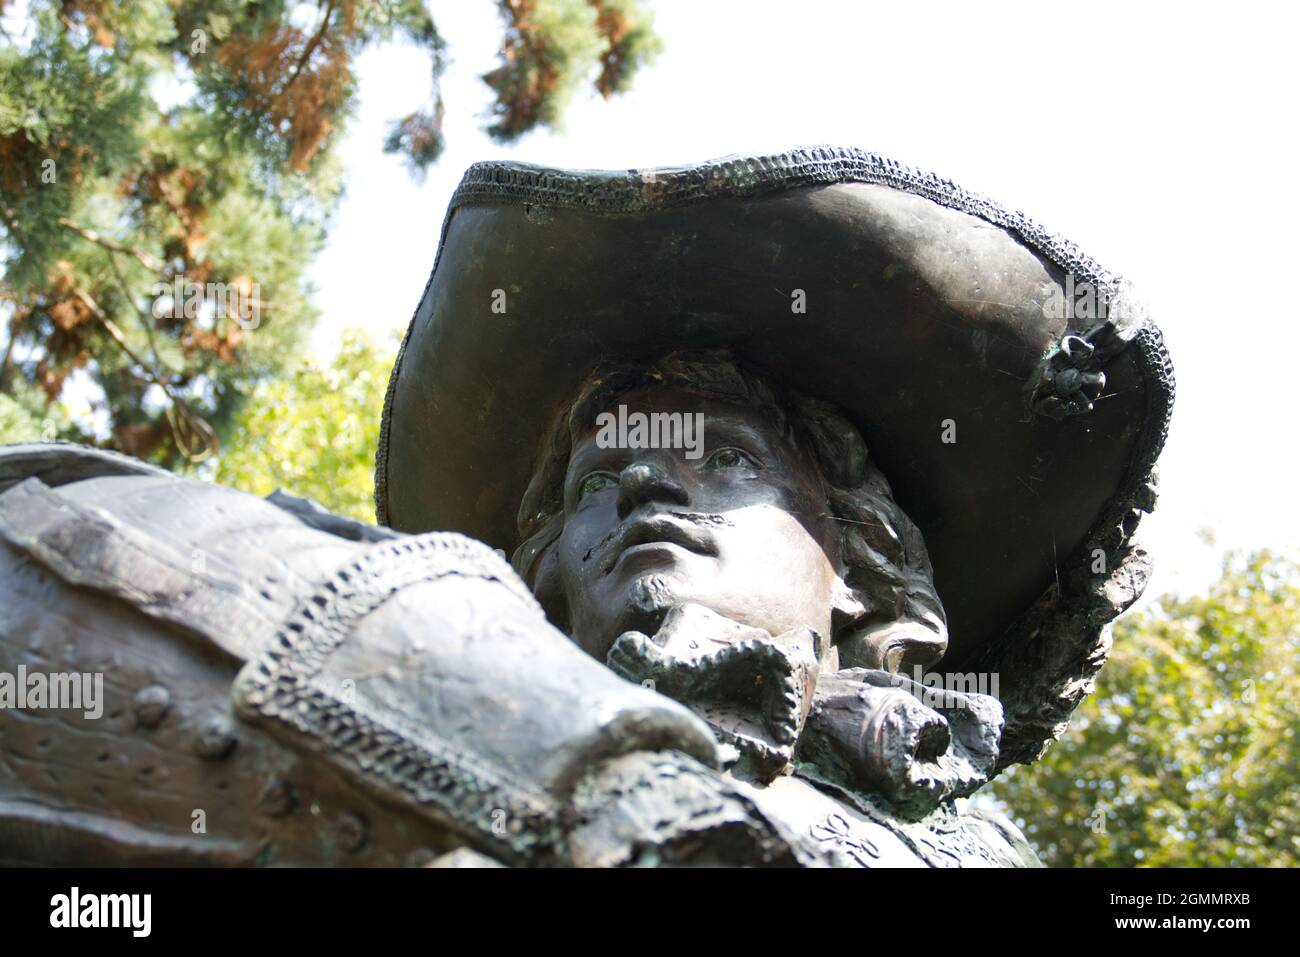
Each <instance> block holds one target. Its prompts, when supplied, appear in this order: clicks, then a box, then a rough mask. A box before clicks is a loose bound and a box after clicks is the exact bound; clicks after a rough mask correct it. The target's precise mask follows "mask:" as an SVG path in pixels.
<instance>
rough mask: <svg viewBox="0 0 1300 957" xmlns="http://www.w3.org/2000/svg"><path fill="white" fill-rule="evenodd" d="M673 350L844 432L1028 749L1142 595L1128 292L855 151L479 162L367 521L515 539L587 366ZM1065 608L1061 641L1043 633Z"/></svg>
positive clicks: (1026, 224)
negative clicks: (721, 361) (552, 165)
mask: <svg viewBox="0 0 1300 957" xmlns="http://www.w3.org/2000/svg"><path fill="white" fill-rule="evenodd" d="M687 349H690V350H700V349H722V350H727V351H729V352H730V353H732V354H734V355H735V356H736V357H738V358H739V359H741V360H743V361H745V362H747V363H749V364H752V365H753V366H755V367H757V368H759V369H761V370H763V371H765V372H767V373H768V374H770V375H771V376H772V377H773V378H775V379H777V380H779V381H780V382H781V383H783V384H784V385H785V386H787V387H789V388H791V389H794V390H797V391H800V392H803V393H806V394H808V395H812V396H815V397H817V398H820V399H824V400H828V401H830V402H832V403H834V404H835V405H837V406H839V408H840V409H841V410H842V411H843V412H844V413H845V414H846V415H848V417H849V418H851V419H852V420H853V421H854V422H855V423H856V424H857V426H858V427H859V428H860V429H861V430H862V433H863V435H864V437H865V439H866V441H867V444H868V447H869V449H870V451H871V454H872V455H873V456H874V457H875V459H876V461H877V463H878V464H879V466H880V467H881V468H882V470H883V471H884V473H885V475H886V476H887V477H888V478H889V480H890V482H891V483H892V485H893V489H894V493H895V497H896V498H897V500H898V502H899V504H900V505H901V506H902V507H903V509H904V510H905V511H906V512H907V513H908V515H909V516H911V518H912V519H913V520H914V521H915V522H916V524H917V526H918V527H919V528H920V530H921V532H922V534H923V536H924V539H925V542H926V544H927V546H928V549H929V553H930V558H931V560H932V562H933V565H934V573H935V584H936V587H937V590H938V593H939V596H940V598H941V599H942V601H943V603H944V607H945V610H946V612H947V616H948V624H949V630H950V639H949V650H948V652H947V654H946V656H945V658H944V660H943V662H941V663H940V665H939V666H938V669H939V670H941V671H949V672H951V671H967V670H970V669H971V668H974V667H981V668H997V667H1001V668H1002V669H1003V672H1004V673H1003V674H1002V675H1001V680H1002V686H1003V689H1004V692H1003V698H1004V703H1008V702H1009V703H1010V707H1009V708H1008V713H1009V720H1010V721H1012V722H1013V723H1014V722H1015V721H1017V720H1018V721H1020V722H1021V726H1020V728H1019V729H1018V730H1017V729H1014V728H1013V729H1009V731H1010V732H1011V733H1010V738H1009V740H1010V741H1011V742H1012V743H1013V747H1012V749H1011V750H1012V751H1013V752H1014V751H1015V750H1016V746H1015V745H1014V742H1015V741H1016V740H1018V738H1017V735H1019V736H1020V737H1022V738H1023V739H1024V742H1025V743H1024V744H1023V745H1021V746H1019V747H1020V750H1021V752H1023V753H1022V754H1021V757H1025V756H1031V755H1029V752H1030V751H1032V750H1033V749H1034V748H1035V747H1039V746H1041V739H1043V738H1045V737H1047V736H1050V734H1051V733H1052V732H1053V731H1054V730H1055V729H1057V728H1059V725H1060V721H1061V720H1063V715H1065V714H1068V710H1069V708H1072V707H1073V704H1074V703H1077V700H1078V699H1079V697H1081V696H1082V693H1083V690H1086V688H1084V689H1083V690H1080V687H1079V684H1080V681H1082V682H1083V683H1084V685H1086V682H1087V678H1088V677H1090V675H1091V673H1092V672H1093V671H1095V669H1096V667H1098V666H1099V665H1100V661H1101V660H1104V651H1105V649H1104V647H1101V646H1102V645H1104V642H1105V636H1104V628H1103V626H1104V625H1105V624H1106V622H1108V621H1109V620H1110V618H1113V617H1114V615H1115V614H1117V613H1118V611H1119V610H1120V609H1121V608H1122V607H1125V606H1126V604H1127V603H1128V602H1129V601H1131V600H1132V598H1133V597H1136V594H1137V593H1140V590H1141V586H1142V584H1143V582H1144V570H1145V564H1144V563H1143V560H1142V556H1141V555H1140V554H1138V553H1136V552H1135V551H1134V549H1133V548H1132V546H1131V544H1130V543H1129V537H1130V535H1131V532H1132V526H1133V521H1134V516H1135V514H1136V512H1135V509H1141V508H1149V507H1150V498H1149V495H1150V480H1151V473H1152V467H1153V464H1154V461H1155V458H1156V455H1157V454H1158V452H1159V450H1160V448H1161V445H1162V443H1163V441H1164V436H1165V433H1166V429H1167V425H1168V419H1169V413H1170V409H1171V406H1172V398H1173V381H1172V372H1171V368H1170V365H1169V360H1168V356H1167V354H1166V352H1165V350H1164V346H1163V343H1162V340H1161V337H1160V334H1159V332H1158V331H1157V330H1156V328H1155V327H1154V326H1153V325H1152V324H1151V322H1150V321H1149V319H1148V318H1147V317H1146V315H1145V312H1144V311H1143V310H1142V309H1141V308H1140V306H1139V305H1138V301H1137V299H1136V297H1134V296H1133V294H1132V292H1131V291H1130V290H1129V289H1128V287H1127V285H1126V284H1124V283H1122V282H1121V281H1120V279H1119V277H1118V276H1116V275H1114V274H1112V273H1110V272H1107V271H1106V270H1104V269H1102V268H1101V267H1100V266H1099V265H1098V264H1097V263H1096V262H1094V261H1093V260H1092V259H1090V258H1089V257H1087V256H1085V255H1083V254H1082V253H1081V252H1080V251H1079V250H1078V249H1077V248H1076V247H1075V246H1074V245H1073V244H1071V243H1068V242H1065V241H1064V240H1062V239H1060V238H1059V237H1056V236H1054V235H1053V234H1051V233H1049V232H1047V231H1046V230H1044V229H1042V228H1041V227H1039V226H1037V225H1035V224H1034V223H1033V222H1032V221H1030V220H1029V219H1028V218H1026V217H1025V216H1023V215H1022V214H1020V213H1016V212H1008V211H1006V210H1005V209H1003V208H1001V207H1000V206H998V205H996V204H995V203H992V202H990V201H989V200H987V199H985V198H983V197H981V196H978V195H976V194H972V193H969V192H967V191H965V190H963V189H961V188H960V187H958V186H956V185H954V184H953V183H951V182H949V181H948V180H945V179H942V178H939V177H937V176H934V175H930V174H925V173H921V172H918V171H916V170H913V169H911V168H909V167H906V166H903V165H900V164H898V163H895V162H892V161H890V160H887V159H884V158H882V157H880V156H877V155H875V154H871V153H864V152H861V151H858V150H851V149H837V148H818V149H808V150H796V151H792V152H789V153H784V154H780V155H775V156H761V157H736V158H728V159H724V160H717V161H712V162H708V163H705V164H702V165H700V166H694V167H688V168H673V169H653V170H629V171H618V172H609V171H568V170H556V169H545V168H541V167H537V166H531V165H524V164H519V163H513V162H491V163H480V164H477V165H475V166H472V167H471V168H470V169H469V171H468V172H467V173H466V174H465V177H464V179H463V181H462V182H461V184H460V187H459V188H458V189H457V191H456V193H455V195H454V196H453V198H452V201H451V206H450V209H449V211H448V213H447V218H446V221H445V223H444V226H443V231H442V239H441V245H440V247H439V251H438V256H437V260H436V264H435V266H434V270H433V273H432V275H431V277H430V279H429V282H428V285H427V286H426V288H425V290H424V295H423V297H422V299H421V302H420V305H419V308H418V309H417V310H416V313H415V316H414V318H413V319H412V321H411V325H410V327H409V329H408V331H407V335H406V338H405V340H404V342H403V345H402V350H401V352H400V354H399V356H398V360H397V363H396V365H395V367H394V369H393V374H392V380H391V382H390V384H389V391H388V397H387V401H386V403H385V408H384V416H383V426H382V432H381V438H380V445H379V450H378V457H377V465H376V502H377V508H378V517H379V521H380V522H381V523H385V524H388V525H391V526H392V527H393V528H396V529H399V530H403V531H411V532H415V531H426V530H432V529H450V530H455V531H459V532H464V533H466V534H469V535H472V536H474V537H477V538H480V539H482V540H484V541H486V542H488V543H489V544H491V545H493V546H494V547H499V548H503V549H506V550H507V551H508V552H509V551H511V550H513V549H514V548H515V547H516V546H517V545H518V544H519V542H518V532H517V530H516V513H517V509H518V507H519V504H520V500H521V498H522V497H523V495H524V492H525V489H526V488H527V486H528V484H529V480H530V479H531V477H532V476H533V474H534V470H535V469H536V467H537V466H538V464H539V458H540V455H541V451H542V448H541V445H542V441H543V439H544V437H546V436H548V435H549V434H550V432H551V429H552V427H553V425H554V423H555V422H556V421H557V417H558V416H559V415H561V414H562V413H563V412H564V411H565V410H566V409H567V406H568V403H569V402H570V401H571V400H572V399H573V397H574V395H575V393H576V392H577V390H578V389H579V387H580V386H581V385H582V384H583V382H584V381H585V380H586V379H587V377H588V376H589V375H590V374H591V373H592V371H593V370H594V369H595V368H596V367H597V366H599V365H603V364H606V363H608V362H610V361H616V360H626V361H629V362H638V361H645V360H650V359H653V358H657V357H660V356H662V355H664V354H666V353H670V352H675V351H679V350H687ZM1045 610H1046V611H1050V612H1051V614H1046V613H1045ZM1067 618H1068V619H1070V620H1071V621H1073V622H1074V625H1072V626H1071V627H1072V628H1073V631H1071V632H1070V635H1069V636H1066V634H1065V632H1064V631H1061V630H1060V629H1058V630H1057V631H1055V632H1053V630H1052V628H1050V627H1045V626H1044V625H1043V621H1044V620H1047V619H1053V620H1064V619H1067ZM1076 626H1077V627H1076ZM1067 630H1068V629H1067ZM1053 642H1056V644H1055V645H1054V644H1053ZM1099 647H1100V649H1101V650H1100V655H1099V652H1098V648H1099ZM1007 669H1010V671H1011V673H1006V671H1007ZM1031 672H1032V673H1031ZM1019 699H1023V700H1021V701H1020V704H1019V705H1016V701H1017V700H1019ZM1045 699H1051V701H1052V702H1055V703H1054V704H1053V703H1050V702H1049V703H1048V704H1046V705H1044V704H1043V701H1044V700H1045ZM1017 707H1019V711H1020V714H1019V717H1017V713H1016V711H1017ZM1035 742H1038V744H1035Z"/></svg>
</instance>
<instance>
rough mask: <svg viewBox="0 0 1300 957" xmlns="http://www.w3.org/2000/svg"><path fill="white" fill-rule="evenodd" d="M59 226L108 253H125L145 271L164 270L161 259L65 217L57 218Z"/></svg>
mask: <svg viewBox="0 0 1300 957" xmlns="http://www.w3.org/2000/svg"><path fill="white" fill-rule="evenodd" d="M59 225H60V226H62V227H64V228H65V229H70V230H72V232H74V233H76V234H77V235H78V236H80V237H81V238H82V239H84V240H86V241H87V242H90V243H94V244H95V245H96V246H100V247H102V248H104V249H107V250H108V251H109V252H114V253H125V254H126V255H128V256H132V257H134V258H135V259H136V261H138V262H139V263H140V265H142V266H144V268H145V269H152V270H153V271H154V272H162V271H163V269H164V268H165V264H164V263H163V261H162V260H161V259H154V257H152V256H150V255H149V254H148V253H146V252H141V251H140V250H138V249H133V248H132V247H130V246H124V245H122V244H121V243H119V242H115V241H114V240H112V239H108V238H106V237H104V236H101V235H99V233H97V232H95V231H94V230H93V229H86V228H85V227H84V226H78V225H77V224H76V223H74V222H72V220H70V219H67V218H66V217H59Z"/></svg>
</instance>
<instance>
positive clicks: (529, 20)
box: [483, 0, 660, 142]
mask: <svg viewBox="0 0 1300 957" xmlns="http://www.w3.org/2000/svg"><path fill="white" fill-rule="evenodd" d="M498 6H499V7H500V8H501V15H502V18H503V19H504V21H505V26H506V39H505V44H504V45H503V47H502V50H501V66H499V67H498V68H497V69H495V70H493V71H492V72H491V73H489V74H488V75H487V76H485V77H484V78H483V79H484V80H485V81H486V82H487V84H488V86H490V87H492V89H493V90H494V91H496V94H497V99H496V103H495V104H494V106H493V115H494V116H495V118H496V119H495V122H494V123H493V124H492V125H491V126H490V127H489V128H488V132H489V133H490V134H491V135H492V136H493V137H494V138H495V139H497V140H500V141H503V142H508V141H510V140H514V139H517V138H518V137H519V136H521V135H523V134H524V133H526V132H528V131H529V130H531V129H533V128H534V127H535V126H538V125H545V126H554V125H556V124H558V122H559V120H560V117H561V116H562V115H563V114H564V111H565V109H566V108H567V107H568V104H569V102H570V101H571V100H572V99H573V96H574V94H575V92H576V91H577V90H578V89H579V87H581V86H582V85H583V84H584V83H585V82H588V81H589V79H590V78H591V77H592V73H593V65H595V66H598V67H599V70H598V71H596V73H595V76H594V79H590V81H591V82H593V83H594V85H595V87H596V89H597V90H598V91H599V92H600V94H601V95H602V96H605V97H609V96H612V95H614V94H615V93H620V92H623V91H624V90H626V89H627V88H628V87H629V86H630V85H631V81H632V77H633V75H635V73H636V71H637V70H638V69H640V68H641V67H642V66H644V65H645V64H646V63H648V62H650V61H651V60H652V59H653V58H654V57H655V56H656V55H657V54H658V53H659V50H660V42H659V38H658V37H657V36H656V35H655V33H654V28H653V20H654V18H653V16H652V15H651V14H650V12H649V11H648V10H647V9H646V7H645V5H644V4H643V3H641V2H639V0H498Z"/></svg>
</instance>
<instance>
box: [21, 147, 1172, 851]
mask: <svg viewBox="0 0 1300 957" xmlns="http://www.w3.org/2000/svg"><path fill="white" fill-rule="evenodd" d="M1081 288H1086V289H1087V290H1090V291H1091V292H1093V293H1095V296H1096V301H1095V302H1091V301H1090V303H1089V308H1088V309H1087V310H1084V309H1076V308H1075V306H1076V305H1077V304H1078V302H1077V301H1076V299H1075V291H1076V290H1078V289H1081ZM1171 403H1172V372H1171V369H1170V366H1169V362H1168V357H1167V355H1166V353H1165V352H1164V348H1163V345H1162V343H1161V340H1160V336H1159V332H1158V331H1157V330H1156V328H1155V327H1154V326H1153V325H1152V324H1151V323H1150V322H1149V320H1147V318H1146V317H1145V314H1144V313H1143V312H1142V310H1141V309H1140V307H1139V306H1138V304H1137V302H1136V300H1135V299H1134V297H1133V294H1132V292H1131V291H1130V290H1129V289H1128V287H1127V286H1126V285H1125V284H1123V283H1122V282H1120V280H1119V279H1118V278H1117V277H1115V276H1113V275H1112V274H1109V273H1106V272H1105V271H1103V270H1102V269H1101V268H1100V267H1098V266H1097V264H1096V263H1094V262H1093V261H1092V260H1090V259H1088V258H1087V257H1084V256H1083V255H1082V254H1080V253H1079V252H1078V250H1077V249H1076V248H1075V247H1074V246H1072V245H1070V244H1067V243H1065V242H1063V241H1061V240H1059V239H1057V238H1055V237H1053V236H1051V235H1050V234H1048V233H1046V232H1045V231H1043V230H1042V229H1041V228H1039V227H1037V226H1036V225H1034V224H1033V223H1032V222H1031V221H1029V220H1028V219H1026V218H1025V217H1023V216H1022V215H1021V214H1018V213H1008V212H1006V211H1004V210H1002V209H1000V208H999V207H997V206H996V205H994V204H992V203H991V202H989V201H988V200H985V199H983V198H981V197H979V196H976V195H974V194H970V193H967V192H965V191H963V190H961V189H960V188H958V187H956V186H954V185H953V184H951V183H949V182H947V181H945V180H941V179H939V178H937V177H933V176H929V175H926V174H921V173H917V172H915V171H913V170H910V169H908V168H906V167H903V166H900V165H898V164H896V163H893V162H891V161H888V160H885V159H882V158H880V157H878V156H875V155H874V154H867V153H862V152H859V151H854V150H838V149H829V148H824V149H815V150H800V151H794V152H792V153H788V154H782V155H779V156H768V157H754V158H738V159H728V160H723V161H718V162H714V163H709V164H705V165H703V166H700V167H694V168H689V169H680V170H677V169H674V170H653V171H644V172H642V171H629V172H622V173H596V172H568V171H561V170H547V169H541V168H537V167H530V166H523V165H519V164H513V163H488V164H479V165H477V166H475V167H472V168H471V169H470V170H469V172H468V173H467V174H466V176H465V179H464V181H463V182H462V184H461V187H460V188H459V190H458V191H457V193H456V196H455V197H454V198H453V200H452V204H451V209H450V210H449V212H448V216H447V220H446V222H445V224H444V229H443V238H442V243H441V246H440V249H439V253H438V262H437V264H436V265H435V268H434V272H433V275H432V277H431V278H430V281H429V284H428V286H427V287H426V289H425V293H424V296H423V299H422V302H421V305H420V307H419V309H418V310H417V312H416V315H415V318H414V319H413V320H412V323H411V326H410V328H409V330H408V333H407V337H406V340H405V341H404V343H403V348H402V352H401V354H400V355H399V358H398V362H397V364H396V367H395V368H394V371H393V376H392V380H391V383H390V387H389V395H388V400H387V403H386V408H385V410H384V419H383V427H382V434H381V441H380V448H379V450H378V455H377V469H376V499H377V507H378V509H377V510H378V517H379V523H380V524H379V525H377V526H369V525H362V524H360V523H356V522H352V521H350V520H347V519H343V518H341V517H339V516H334V515H331V514H329V513H328V512H325V511H324V510H322V509H320V508H319V507H316V506H314V505H312V503H309V502H305V501H303V500H301V499H294V498H292V497H291V496H287V495H284V494H282V493H277V494H276V495H275V496H272V497H271V499H269V500H267V501H259V500H256V499H252V498H250V497H248V496H244V495H242V494H240V493H237V492H234V491H231V490H227V489H221V488H218V487H214V486H208V485H203V484H200V483H193V482H186V481H183V480H180V479H176V478H174V477H171V476H169V475H167V474H166V473H161V472H159V471H158V470H156V469H152V468H151V467H149V466H146V465H143V464H141V463H138V462H134V461H130V460H126V459H123V458H120V457H117V456H113V455H110V454H107V453H100V452H95V451H92V450H82V449H77V448H74V447H66V446H18V447H11V448H9V449H5V450H0V540H3V542H4V547H0V594H3V595H4V596H5V601H4V603H3V608H2V610H0V672H10V671H14V670H15V669H16V668H18V667H19V666H23V667H25V668H27V669H29V670H30V669H31V668H33V667H41V668H44V669H45V670H47V671H49V672H51V673H54V672H60V673H63V672H75V673H84V672H102V673H103V674H104V683H105V697H106V699H107V700H106V707H105V709H104V716H103V717H102V718H100V719H98V720H92V719H90V718H87V717H85V715H82V714H80V713H70V712H69V711H68V710H67V709H64V710H56V711H52V712H50V713H46V712H36V711H32V710H31V709H28V710H26V711H22V712H16V711H14V710H12V709H11V710H4V709H0V734H3V738H2V739H0V740H2V743H0V748H3V749H4V750H5V751H6V760H5V761H3V762H0V861H5V862H31V863H78V862H84V863H103V862H111V863H145V862H193V863H234V864H244V863H265V864H305V863H361V864H399V863H407V864H423V863H433V864H438V865H446V866H457V865H467V864H468V865H473V864H489V863H502V864H512V865H556V864H558V865H566V864H572V865H580V866H610V865H627V864H688V865H697V864H714V863H722V864H737V865H749V864H758V865H799V866H820V865H831V866H868V867H870V866H916V865H920V866H925V865H929V866H979V865H994V866H1021V865H1036V864H1037V859H1036V858H1035V856H1034V854H1033V852H1032V850H1031V849H1030V848H1029V846H1028V844H1027V843H1026V842H1025V840H1024V838H1023V837H1022V836H1021V835H1020V834H1019V832H1018V831H1017V830H1016V828H1015V827H1014V826H1013V825H1012V824H1010V822H1008V821H1005V820H1004V819H1002V818H1001V817H1000V816H998V815H996V814H993V813H991V812H989V811H987V810H985V809H982V808H980V807H978V806H968V805H966V804H965V802H964V799H965V798H967V797H969V796H970V795H972V794H973V793H974V792H975V791H976V790H977V789H978V788H979V787H980V786H981V785H983V784H984V783H986V782H987V781H988V780H989V779H990V778H991V777H992V776H993V775H994V774H996V773H997V772H998V771H1000V770H1002V769H1003V768H1005V767H1007V766H1009V765H1010V764H1013V763H1016V762H1024V761H1032V760H1033V759H1034V758H1036V757H1037V756H1038V755H1039V754H1040V753H1041V751H1042V749H1043V748H1044V747H1045V746H1046V744H1047V743H1048V742H1049V741H1050V740H1051V738H1052V737H1053V736H1054V735H1055V734H1056V733H1058V732H1059V731H1060V730H1061V729H1062V728H1063V727H1064V723H1065V721H1066V719H1067V718H1068V716H1069V714H1070V712H1071V711H1072V710H1073V708H1074V707H1075V705H1077V703H1078V702H1079V701H1080V700H1081V699H1082V697H1083V696H1084V695H1085V694H1086V693H1087V692H1088V690H1089V687H1090V682H1091V679H1092V677H1093V676H1094V675H1095V674H1096V672H1097V670H1098V669H1099V668H1100V667H1101V665H1102V663H1103V662H1104V660H1105V657H1106V653H1107V650H1108V647H1109V630H1108V626H1109V622H1110V621H1111V620H1112V619H1113V618H1114V617H1115V616H1116V615H1117V614H1118V613H1119V612H1120V611H1122V610H1123V609H1124V608H1126V607H1127V606H1128V604H1130V603H1131V602H1132V601H1133V600H1134V599H1135V598H1136V597H1137V596H1138V595H1139V594H1140V593H1141V591H1142V588H1143V587H1144V585H1145V581H1146V578H1147V574H1148V571H1149V563H1148V560H1147V558H1146V556H1145V554H1144V553H1142V552H1141V550H1140V549H1137V548H1136V547H1134V546H1133V544H1132V542H1131V536H1132V532H1133V528H1134V526H1135V523H1136V521H1137V517H1138V514H1139V513H1140V511H1143V510H1149V509H1150V507H1151V505H1152V503H1153V478H1152V476H1153V467H1154V462H1155V458H1156V456H1157V455H1158V453H1159V450H1160V446H1161V444H1162V442H1163V438H1164V434H1165V430H1166V428H1167V423H1168V416H1169V410H1170V407H1171ZM886 476H888V478H886ZM494 549H497V550H499V552H498V553H497V554H494V553H493V550H494ZM503 555H509V556H510V561H509V563H507V561H506V560H505V558H503V557H502V556H503ZM511 566H513V568H512V567H511ZM74 726H75V727H74ZM200 825H201V826H200Z"/></svg>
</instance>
